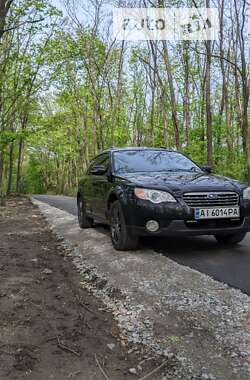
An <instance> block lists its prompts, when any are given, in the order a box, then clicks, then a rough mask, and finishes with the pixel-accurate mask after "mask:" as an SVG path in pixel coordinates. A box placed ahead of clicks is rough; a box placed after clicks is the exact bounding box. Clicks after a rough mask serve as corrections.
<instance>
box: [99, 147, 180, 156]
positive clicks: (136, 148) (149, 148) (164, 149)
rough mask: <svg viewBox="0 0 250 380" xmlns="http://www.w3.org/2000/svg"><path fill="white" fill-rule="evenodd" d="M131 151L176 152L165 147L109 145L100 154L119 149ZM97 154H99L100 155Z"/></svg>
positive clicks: (118, 150)
mask: <svg viewBox="0 0 250 380" xmlns="http://www.w3.org/2000/svg"><path fill="white" fill-rule="evenodd" d="M130 150H131V151H132V150H159V151H161V150H162V151H167V152H176V151H175V150H171V149H167V148H163V147H161V148H154V147H145V146H129V147H124V148H119V147H111V148H109V149H106V150H104V151H103V152H101V153H100V154H103V153H109V152H120V151H130ZM100 154H99V155H100Z"/></svg>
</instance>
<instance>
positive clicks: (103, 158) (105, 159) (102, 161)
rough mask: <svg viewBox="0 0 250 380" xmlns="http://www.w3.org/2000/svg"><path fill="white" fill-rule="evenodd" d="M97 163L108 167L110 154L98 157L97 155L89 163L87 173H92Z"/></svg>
mask: <svg viewBox="0 0 250 380" xmlns="http://www.w3.org/2000/svg"><path fill="white" fill-rule="evenodd" d="M96 165H103V166H105V168H106V169H108V167H109V155H108V154H102V155H100V156H98V157H96V158H95V159H94V160H93V161H92V162H91V163H90V165H89V168H88V170H87V174H91V173H90V171H91V169H92V168H93V167H94V166H96Z"/></svg>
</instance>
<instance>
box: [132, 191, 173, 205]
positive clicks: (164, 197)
mask: <svg viewBox="0 0 250 380" xmlns="http://www.w3.org/2000/svg"><path fill="white" fill-rule="evenodd" d="M135 195H136V196H137V198H140V199H145V200H147V201H150V202H152V203H162V202H175V203H176V199H175V198H174V197H173V196H172V195H171V194H170V193H167V192H165V191H160V190H150V189H139V188H135Z"/></svg>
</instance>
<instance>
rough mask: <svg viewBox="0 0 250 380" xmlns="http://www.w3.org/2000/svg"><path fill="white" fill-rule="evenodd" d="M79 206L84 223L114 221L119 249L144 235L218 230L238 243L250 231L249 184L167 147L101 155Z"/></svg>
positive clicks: (87, 179)
mask: <svg viewBox="0 0 250 380" xmlns="http://www.w3.org/2000/svg"><path fill="white" fill-rule="evenodd" d="M77 206H78V219H79V225H80V227H81V228H89V227H92V226H93V224H94V222H95V221H98V222H102V223H107V224H109V225H110V230H111V239H112V243H113V246H114V247H115V248H116V249H117V250H128V249H135V248H136V247H137V245H138V238H139V236H145V235H147V236H148V235H151V236H191V235H214V236H215V238H216V239H217V241H218V242H219V243H221V244H236V243H239V242H240V241H242V240H243V239H244V237H245V235H246V233H247V232H248V231H250V187H247V186H246V185H244V184H242V183H240V182H238V181H235V180H233V179H230V178H226V177H222V176H218V175H213V174H211V170H210V168H209V167H200V166H199V165H197V164H195V163H194V162H193V161H192V160H190V159H189V158H187V157H186V156H184V155H183V154H181V153H179V152H176V151H169V150H166V149H158V148H112V149H109V150H106V151H104V152H103V153H101V154H99V155H98V156H97V157H96V158H95V159H94V160H93V161H92V162H91V163H90V165H89V168H88V170H87V172H86V175H85V176H84V178H82V180H81V181H80V184H79V190H78V193H77Z"/></svg>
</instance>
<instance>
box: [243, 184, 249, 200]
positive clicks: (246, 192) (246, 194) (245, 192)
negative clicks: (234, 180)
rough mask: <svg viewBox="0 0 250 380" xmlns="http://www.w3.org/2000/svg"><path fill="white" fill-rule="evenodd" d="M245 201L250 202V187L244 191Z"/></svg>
mask: <svg viewBox="0 0 250 380" xmlns="http://www.w3.org/2000/svg"><path fill="white" fill-rule="evenodd" d="M243 199H248V200H250V187H247V188H246V189H245V190H244V191H243Z"/></svg>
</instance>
